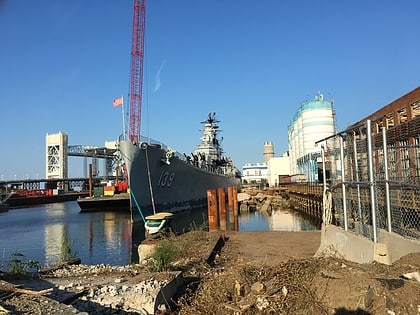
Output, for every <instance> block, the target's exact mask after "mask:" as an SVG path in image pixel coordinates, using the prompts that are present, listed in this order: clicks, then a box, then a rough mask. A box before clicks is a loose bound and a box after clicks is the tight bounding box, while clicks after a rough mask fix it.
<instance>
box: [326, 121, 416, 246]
mask: <svg viewBox="0 0 420 315" xmlns="http://www.w3.org/2000/svg"><path fill="white" fill-rule="evenodd" d="M389 132H390V130H389V129H388V130H385V129H384V128H382V130H380V133H379V134H376V135H374V132H373V131H372V128H371V122H370V121H369V120H368V121H367V122H366V123H365V124H363V125H360V126H356V127H353V129H347V130H345V131H344V132H341V133H339V134H337V135H335V136H333V137H330V138H328V139H323V140H321V141H318V142H319V143H322V154H321V155H322V160H323V164H324V170H328V172H329V174H328V176H326V177H324V178H327V177H328V181H327V180H326V181H325V184H326V188H328V189H327V190H326V194H328V193H330V194H331V196H332V200H333V204H334V213H333V214H332V215H333V217H334V218H335V219H336V222H337V225H339V226H341V227H343V228H344V229H345V230H348V231H351V232H353V233H356V234H358V235H362V236H364V237H367V238H369V239H371V240H373V241H374V242H378V239H379V238H380V231H381V229H382V230H386V231H388V232H393V233H397V234H400V235H401V236H403V237H405V238H408V239H416V240H417V239H420V143H419V137H418V136H417V137H414V138H411V139H410V140H408V139H407V138H406V137H403V136H401V137H392V139H393V141H392V142H391V143H390V144H387V140H388V137H389ZM394 136H395V135H394ZM395 139H397V140H398V141H395Z"/></svg>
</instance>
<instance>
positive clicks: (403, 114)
mask: <svg viewBox="0 0 420 315" xmlns="http://www.w3.org/2000/svg"><path fill="white" fill-rule="evenodd" d="M397 117H398V122H399V123H400V124H402V123H405V122H407V108H405V107H403V108H401V109H399V110H398V111H397Z"/></svg>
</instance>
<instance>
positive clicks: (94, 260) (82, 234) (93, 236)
mask: <svg viewBox="0 0 420 315" xmlns="http://www.w3.org/2000/svg"><path fill="white" fill-rule="evenodd" d="M205 222H207V209H195V210H191V211H184V212H181V213H179V214H177V215H176V216H175V217H174V220H173V227H174V229H175V231H176V232H183V231H186V230H190V229H201V228H203V229H204V228H205ZM314 229H319V225H317V223H314V222H311V221H310V220H309V219H307V218H305V217H303V216H302V215H300V214H299V213H297V212H294V211H293V210H287V211H283V210H280V211H276V212H273V213H272V215H271V216H265V215H263V214H262V213H260V212H250V213H242V214H241V215H240V216H239V230H240V231H267V230H282V231H299V230H314ZM0 235H1V237H0V270H6V269H7V268H8V263H9V261H10V259H11V257H12V254H13V253H20V254H22V255H24V256H25V257H26V258H27V259H31V260H35V261H38V262H40V263H41V265H42V266H51V265H53V264H55V263H57V262H59V261H60V258H61V257H62V253H63V252H62V250H63V247H64V246H63V244H64V243H65V242H66V241H65V240H66V239H67V242H68V244H69V245H70V250H71V253H72V254H73V255H74V256H75V257H78V258H80V259H81V261H82V264H87V265H93V264H101V263H104V264H112V265H127V264H130V263H136V262H138V255H137V247H138V244H140V243H141V241H142V240H144V235H145V233H144V226H143V224H142V223H131V219H130V213H129V212H128V211H127V212H118V211H115V212H111V211H98V212H91V213H81V212H80V208H79V206H78V204H77V202H76V201H70V202H64V203H56V204H49V205H41V206H36V207H31V208H19V209H13V210H10V211H8V212H2V213H0Z"/></svg>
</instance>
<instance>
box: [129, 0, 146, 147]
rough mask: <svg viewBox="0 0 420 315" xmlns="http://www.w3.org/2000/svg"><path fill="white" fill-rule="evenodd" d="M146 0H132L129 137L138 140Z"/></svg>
mask: <svg viewBox="0 0 420 315" xmlns="http://www.w3.org/2000/svg"><path fill="white" fill-rule="evenodd" d="M145 18H146V0H134V14H133V35H132V42H131V71H130V125H129V139H130V141H133V142H137V143H139V142H140V122H141V102H142V85H143V58H144V26H145Z"/></svg>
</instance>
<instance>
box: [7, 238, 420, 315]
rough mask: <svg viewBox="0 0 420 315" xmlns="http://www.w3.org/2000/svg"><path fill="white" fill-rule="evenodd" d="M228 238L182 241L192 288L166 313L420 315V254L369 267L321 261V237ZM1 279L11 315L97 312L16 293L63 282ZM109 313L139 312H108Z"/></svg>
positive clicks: (181, 260)
mask: <svg viewBox="0 0 420 315" xmlns="http://www.w3.org/2000/svg"><path fill="white" fill-rule="evenodd" d="M221 235H222V234H220V233H208V232H205V231H193V232H189V233H185V234H184V235H182V236H177V239H176V240H174V242H176V243H177V244H178V245H180V244H181V245H182V248H183V249H182V250H180V252H181V251H182V254H181V257H178V260H177V261H176V262H175V263H174V264H173V268H172V269H181V270H182V271H183V275H184V280H185V290H183V291H182V294H180V295H179V296H177V297H175V298H174V300H173V302H174V303H173V305H174V307H173V309H172V310H171V311H169V310H166V311H163V312H162V313H167V314H169V313H173V314H336V315H342V314H390V315H391V314H417V315H419V314H420V282H419V281H418V280H415V279H408V278H410V275H411V273H415V272H419V271H420V253H416V254H411V255H408V256H406V257H403V258H402V259H400V260H399V261H397V262H396V263H394V264H393V265H391V266H386V265H381V264H377V263H373V264H364V265H362V264H357V263H352V262H349V261H346V260H344V259H341V258H339V257H322V256H321V257H314V254H315V253H316V252H317V249H318V247H319V244H320V236H321V234H320V231H302V232H276V231H272V232H226V233H225V234H223V236H222V237H221ZM216 244H218V245H220V246H219V247H217V246H215V245H216ZM214 248H216V250H215V251H213V249H214ZM140 272H141V271H140ZM131 274H132V273H131ZM404 275H406V276H404ZM99 276H100V277H101V278H102V285H104V284H105V283H106V282H107V281H108V282H109V283H113V282H114V281H115V277H116V276H117V275H116V273H115V272H112V273H109V271H108V273H106V274H103V275H98V274H96V276H95V277H99ZM137 276H138V273H137ZM125 277H126V278H127V277H130V275H127V274H125ZM1 278H3V279H6V278H5V277H2V276H1V275H0V306H1V307H2V308H3V309H4V311H3V313H2V311H1V307H0V314H47V315H48V314H78V313H77V312H80V313H79V314H93V313H91V312H87V311H86V310H83V309H80V308H77V307H76V306H77V305H76V304H70V305H67V304H65V303H63V301H58V302H60V303H57V301H56V300H54V299H52V298H51V296H50V297H49V295H48V294H45V295H34V294H25V293H24V292H14V291H13V290H14V288H15V287H16V286H15V285H16V284H17V283H19V284H20V285H21V287H20V288H29V289H35V288H38V289H39V287H37V286H36V285H34V281H42V282H44V283H45V282H47V283H49V284H50V286H52V287H54V286H56V287H58V286H59V285H60V281H63V279H60V278H57V277H55V278H45V277H44V278H43V279H39V280H31V282H29V281H27V282H22V281H16V280H13V279H10V278H7V279H6V280H4V281H2V280H1ZM107 279H108V280H107ZM71 281H73V282H74V283H77V286H78V287H80V286H83V285H89V284H91V282H92V278H91V277H89V276H87V275H83V274H82V275H72V277H71ZM80 298H83V297H82V296H81V297H80ZM72 305H73V308H72V309H70V307H71V306H72ZM103 313H104V314H105V312H103ZM106 314H132V313H129V312H127V311H124V310H123V309H118V310H117V309H107V312H106ZM138 314H140V313H138Z"/></svg>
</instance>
